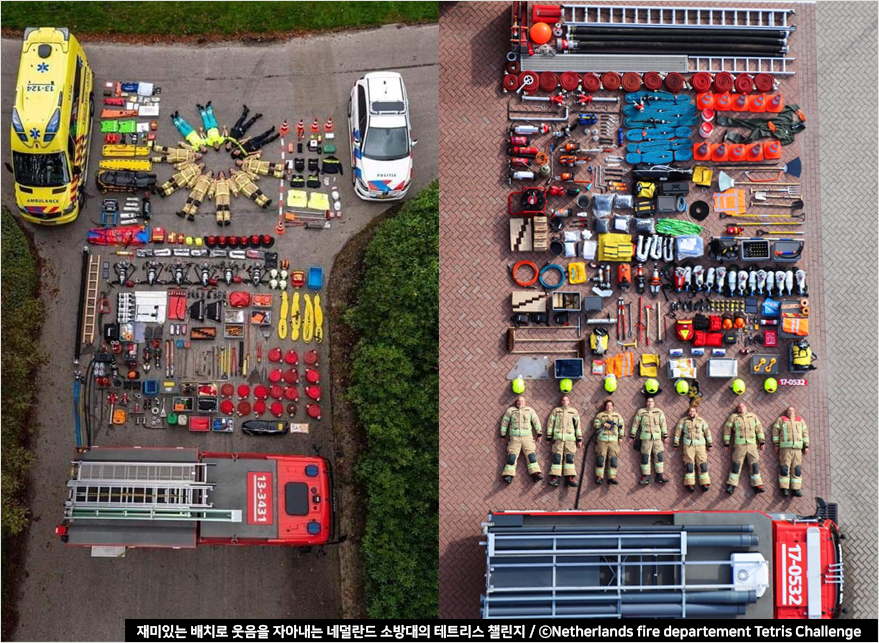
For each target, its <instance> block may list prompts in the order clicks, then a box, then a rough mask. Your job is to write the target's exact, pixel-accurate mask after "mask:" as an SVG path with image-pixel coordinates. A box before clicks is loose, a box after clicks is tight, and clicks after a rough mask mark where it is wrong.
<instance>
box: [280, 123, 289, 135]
mask: <svg viewBox="0 0 879 643" xmlns="http://www.w3.org/2000/svg"><path fill="white" fill-rule="evenodd" d="M278 132H279V133H280V134H281V138H286V136H287V134H288V133H289V132H290V125H288V124H287V121H284V122H283V123H281V129H280V130H278Z"/></svg>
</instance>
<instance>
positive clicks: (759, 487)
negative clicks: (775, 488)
mask: <svg viewBox="0 0 879 643" xmlns="http://www.w3.org/2000/svg"><path fill="white" fill-rule="evenodd" d="M764 491H766V489H764V488H763V485H762V484H761V485H757V486H756V487H754V493H763V492H764Z"/></svg>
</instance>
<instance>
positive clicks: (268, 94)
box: [0, 25, 438, 641]
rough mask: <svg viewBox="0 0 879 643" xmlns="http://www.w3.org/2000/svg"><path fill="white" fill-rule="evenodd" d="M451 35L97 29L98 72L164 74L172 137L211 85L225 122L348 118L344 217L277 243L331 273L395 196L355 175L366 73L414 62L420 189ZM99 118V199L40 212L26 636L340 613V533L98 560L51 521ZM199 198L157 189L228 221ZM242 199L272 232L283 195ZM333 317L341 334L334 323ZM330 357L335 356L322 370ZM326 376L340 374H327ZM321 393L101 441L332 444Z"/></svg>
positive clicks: (172, 220) (253, 218)
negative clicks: (211, 38) (247, 430)
mask: <svg viewBox="0 0 879 643" xmlns="http://www.w3.org/2000/svg"><path fill="white" fill-rule="evenodd" d="M437 39H438V30H437V26H436V25H428V26H412V27H396V26H390V27H384V28H381V29H375V30H368V31H359V32H347V33H341V34H336V35H332V36H321V37H312V38H303V39H297V40H293V41H289V42H285V43H277V44H271V45H237V44H233V45H230V44H221V45H211V46H203V47H182V46H140V45H118V44H94V43H88V44H86V46H85V49H86V53H87V55H88V57H89V61H90V63H91V65H92V67H93V69H94V70H95V74H96V78H95V87H96V103H97V105H96V107H97V109H100V103H101V98H102V96H101V88H102V86H103V84H104V82H105V81H147V82H153V83H155V84H156V85H158V86H160V87H161V88H162V93H161V116H160V117H159V119H158V120H159V123H160V127H159V130H158V133H157V141H158V142H159V143H162V144H165V145H174V144H175V143H176V142H177V141H178V140H179V136H178V134H177V132H176V130H175V129H174V127H173V126H172V125H171V122H170V118H169V115H170V114H171V113H172V112H173V111H174V110H179V111H180V114H181V115H183V116H184V117H185V118H186V119H187V120H188V121H189V122H190V123H193V124H195V123H198V122H199V118H198V111H197V110H196V108H195V104H196V103H205V102H207V101H208V100H212V101H213V106H214V112H215V115H216V116H217V119H218V121H219V122H220V124H221V125H222V124H228V125H229V126H231V125H232V123H233V122H234V121H235V119H237V117H238V115H239V114H240V110H241V105H242V103H245V102H246V103H247V105H248V106H249V107H250V108H251V110H252V111H251V113H254V112H262V113H263V115H264V117H263V119H262V120H261V121H260V122H259V123H258V124H257V126H255V127H254V128H253V129H254V130H255V132H257V133H258V132H260V131H262V129H266V128H268V127H269V126H270V125H275V126H276V127H277V126H279V125H280V123H281V122H282V121H283V120H284V119H287V120H288V121H289V122H290V125H291V128H292V127H293V125H294V124H295V123H296V122H297V121H298V120H299V119H300V118H303V119H305V121H306V123H308V122H310V121H311V119H313V118H314V117H317V118H318V119H319V120H320V121H321V122H323V121H324V120H326V118H327V117H328V116H331V117H332V118H333V121H334V122H335V124H336V131H337V136H336V145H337V147H338V152H337V156H338V157H339V158H340V159H342V160H343V161H344V162H346V169H345V176H343V177H341V178H340V179H338V182H337V185H338V186H339V187H340V189H341V192H342V203H343V216H342V218H341V219H340V220H336V221H334V222H333V224H332V228H331V229H329V230H320V231H311V230H309V231H306V230H304V229H302V228H292V229H289V230H288V232H287V234H286V235H285V236H284V237H283V238H282V239H281V241H280V242H279V243H278V244H277V245H276V248H275V249H277V250H278V251H279V253H280V255H281V257H282V258H283V257H286V258H289V259H290V261H291V267H292V268H297V267H300V266H301V267H303V268H304V267H307V266H309V265H321V266H323V267H324V269H325V272H328V271H329V269H330V267H331V266H332V262H333V258H334V257H335V255H336V253H337V252H338V251H339V250H340V249H341V248H342V246H343V245H344V244H345V242H346V241H347V240H348V238H350V237H351V236H352V235H354V234H355V233H357V232H358V231H359V230H360V229H362V228H363V227H364V226H365V225H366V224H367V223H368V222H369V221H370V220H371V219H372V218H373V217H375V216H376V215H377V214H379V213H380V212H382V211H383V210H384V209H385V208H386V207H387V205H386V204H381V203H380V204H372V203H365V202H363V201H360V200H359V199H357V198H356V197H355V195H354V192H353V189H352V187H351V183H350V167H348V166H347V162H348V159H349V158H350V153H349V149H348V144H347V133H346V108H347V102H348V96H349V94H350V90H351V87H352V86H353V83H354V81H355V80H356V79H357V78H358V77H360V76H361V75H363V74H364V73H366V72H369V71H376V70H395V71H399V72H400V73H402V75H403V78H404V80H405V83H406V87H407V90H408V93H409V99H410V106H411V120H412V126H413V131H414V136H415V138H417V139H418V140H419V143H418V146H417V148H416V149H415V179H414V185H413V187H412V189H411V191H410V196H412V195H415V194H416V193H417V192H418V191H419V190H420V189H421V188H422V187H424V186H425V185H427V184H428V183H429V182H430V181H432V180H433V179H434V178H435V177H436V176H437V174H438V161H437V153H438V135H437V129H436V123H437V83H438V54H437ZM20 46H21V44H20V42H19V41H17V40H9V39H3V40H2V55H3V63H2V117H3V123H4V124H6V126H4V127H3V128H0V129H2V149H3V150H4V154H3V156H4V158H8V149H9V148H8V145H9V142H8V139H7V137H8V134H9V128H8V123H9V122H10V119H11V111H12V104H13V100H14V96H15V79H16V76H17V72H18V61H19V53H20ZM258 126H264V127H263V128H262V129H259V127H258ZM98 129H99V128H98V127H97V126H96V127H95V132H96V134H95V135H94V136H93V140H92V144H91V165H90V168H89V173H90V177H89V185H90V188H89V192H90V193H92V198H91V199H90V200H89V203H88V205H87V208H86V211H85V212H84V213H83V214H81V215H80V217H79V218H78V220H77V221H76V222H75V223H73V224H71V225H67V226H64V227H61V228H39V227H35V226H30V227H31V229H32V230H33V232H34V237H35V239H36V243H37V247H38V250H39V252H40V255H41V256H42V258H43V261H44V265H45V269H44V274H43V279H44V297H45V300H46V304H47V313H46V320H45V326H44V330H43V336H42V346H43V349H44V350H45V351H46V352H47V354H48V355H49V361H48V363H47V364H46V366H45V368H44V369H43V372H42V374H41V376H40V381H39V391H40V393H39V402H38V420H39V423H40V426H41V427H42V428H41V430H40V432H39V434H38V435H37V436H36V438H35V439H34V444H33V448H34V450H35V452H36V456H37V459H36V463H35V465H34V468H33V478H32V484H31V490H32V500H31V507H32V510H33V516H34V522H33V525H32V527H31V529H30V532H29V536H28V549H27V558H26V569H27V574H26V578H24V579H23V580H22V583H21V591H20V597H19V601H18V608H19V612H20V621H19V626H18V629H17V631H16V635H15V638H16V639H18V640H46V641H52V640H84V641H88V640H93V641H97V640H122V638H123V631H124V630H123V627H124V621H123V619H125V618H161V617H167V618H204V619H210V618H233V617H241V618H245V617H249V618H327V617H337V616H338V615H339V613H340V610H339V591H340V590H339V561H338V556H337V554H336V552H335V551H334V550H333V549H332V548H330V550H329V554H328V555H327V556H324V557H316V556H314V555H301V554H299V553H297V552H296V551H292V550H289V549H285V548H272V547H265V548H261V547H242V548H232V547H226V548H222V547H220V548H201V549H198V550H195V551H149V550H134V551H132V552H129V553H128V555H127V556H126V557H125V558H122V559H93V558H91V557H90V556H89V552H88V550H78V549H66V548H65V547H64V546H63V545H62V544H61V543H60V541H59V540H58V539H57V538H56V537H55V536H54V534H53V529H54V526H55V524H56V523H57V522H58V521H59V520H60V518H61V515H62V506H63V502H64V500H65V481H66V479H67V475H68V469H69V467H68V464H69V462H70V460H71V456H72V452H73V444H74V443H73V428H72V427H73V414H72V402H71V390H72V381H73V365H72V358H73V356H72V352H73V347H74V333H75V327H76V310H77V305H78V293H79V266H80V256H81V249H82V246H83V244H84V240H85V237H86V231H87V229H88V228H89V227H91V226H92V225H93V222H94V221H97V220H99V218H100V202H101V197H100V193H98V192H97V191H96V190H95V188H94V184H93V180H94V179H93V176H94V172H95V169H96V167H97V162H98V160H99V158H100V145H101V143H102V141H101V136H100V135H99V133H98ZM291 138H292V136H291ZM264 158H266V159H267V160H279V158H280V148H279V147H277V146H276V145H275V144H273V145H272V146H270V147H269V148H268V149H267V151H266V152H265V154H264ZM204 160H205V162H206V164H207V166H208V167H209V168H211V169H213V170H214V171H215V172H216V171H218V170H221V169H225V168H228V167H229V166H230V165H231V160H230V159H229V157H228V155H227V154H225V153H222V152H221V153H218V152H214V151H209V153H208V155H207V156H206V158H205V159H204ZM154 171H156V173H157V174H158V175H159V180H160V182H162V181H164V180H165V179H167V178H168V176H170V174H171V172H172V170H171V169H170V166H166V165H157V166H155V169H154ZM2 176H3V179H2V199H3V203H4V204H5V205H6V206H8V207H9V208H11V209H14V207H15V203H14V197H13V192H12V184H11V181H10V175H9V174H8V173H6V172H5V171H4V172H3V173H2ZM260 186H261V188H262V189H263V191H264V192H266V193H267V194H268V195H269V196H271V197H272V198H275V199H276V198H277V193H278V181H277V180H276V179H271V178H269V177H264V178H262V179H261V180H260ZM185 198H186V191H185V190H184V191H179V192H178V193H177V194H175V195H173V196H172V197H170V198H168V199H165V200H162V199H159V198H158V197H154V198H153V212H154V216H153V224H154V225H162V226H165V227H166V229H168V230H184V231H186V232H187V233H200V234H207V233H209V232H215V231H217V227H216V224H215V220H214V216H213V210H212V207H211V206H212V204H211V203H207V204H206V205H205V206H203V207H202V213H203V214H202V215H201V217H200V219H199V220H197V221H196V223H189V224H188V223H184V222H182V221H181V220H180V219H178V218H177V217H176V216H175V215H174V214H173V213H174V212H175V211H177V210H179V209H180V207H181V206H182V204H183V202H184V200H185ZM232 212H233V219H232V225H231V226H230V227H228V228H226V229H225V230H224V232H226V233H229V234H242V233H248V234H250V233H254V232H266V233H272V232H273V227H274V222H275V215H276V214H277V209H276V205H275V206H274V207H273V208H271V209H270V210H269V211H268V212H266V211H263V210H261V209H259V208H257V207H256V206H255V205H254V204H252V203H251V202H250V201H248V200H246V199H244V198H243V197H241V198H237V199H233V202H232ZM110 260H111V261H112V258H111V259H110ZM10 321H11V320H7V323H10ZM13 323H27V320H15V321H14V322H13ZM328 332H330V333H332V327H331V326H330V328H329V330H328ZM328 361H329V360H327V359H323V360H322V368H323V369H326V368H327V364H328ZM323 378H324V379H326V380H327V381H329V378H328V373H324V374H323ZM328 389H329V387H328V386H327V387H325V390H326V391H328ZM322 407H323V408H324V414H323V419H322V420H321V421H320V422H317V423H313V424H312V428H311V433H310V435H308V436H288V437H286V438H281V439H280V440H281V441H277V440H272V439H261V438H254V437H247V436H244V435H243V434H241V433H239V432H236V433H235V434H233V435H221V434H211V435H199V436H194V435H193V434H190V433H189V432H187V431H185V430H173V429H166V430H153V431H150V430H149V429H145V428H143V427H137V428H136V429H135V428H133V427H129V428H123V429H115V430H114V429H110V428H107V427H102V428H101V429H100V432H99V433H98V435H97V436H96V442H97V443H98V444H101V445H108V446H109V445H142V446H199V447H202V448H206V449H210V450H217V451H219V450H230V451H241V450H249V451H263V452H269V451H276V452H277V451H280V452H308V450H309V449H310V448H311V446H312V444H317V445H319V446H320V447H321V448H322V451H321V453H322V455H325V456H327V457H330V458H331V459H332V458H333V454H334V444H333V434H332V413H331V412H330V411H331V405H330V403H329V401H327V400H324V401H323V402H322Z"/></svg>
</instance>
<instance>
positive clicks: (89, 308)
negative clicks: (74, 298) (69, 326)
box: [81, 255, 101, 346]
mask: <svg viewBox="0 0 879 643" xmlns="http://www.w3.org/2000/svg"><path fill="white" fill-rule="evenodd" d="M100 264H101V258H100V257H99V256H97V255H89V265H88V271H87V273H86V292H85V306H84V308H83V324H82V338H81V339H82V343H83V344H84V345H86V346H91V345H92V344H94V342H95V326H96V325H97V317H98V270H99V268H100Z"/></svg>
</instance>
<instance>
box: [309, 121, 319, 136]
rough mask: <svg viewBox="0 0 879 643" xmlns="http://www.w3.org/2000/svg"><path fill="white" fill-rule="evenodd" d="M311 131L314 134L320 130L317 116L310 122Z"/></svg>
mask: <svg viewBox="0 0 879 643" xmlns="http://www.w3.org/2000/svg"><path fill="white" fill-rule="evenodd" d="M311 131H312V132H314V133H315V134H316V133H317V132H319V131H320V123H318V122H317V118H315V119H314V121H312V123H311Z"/></svg>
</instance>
